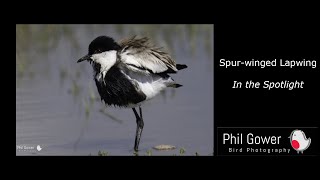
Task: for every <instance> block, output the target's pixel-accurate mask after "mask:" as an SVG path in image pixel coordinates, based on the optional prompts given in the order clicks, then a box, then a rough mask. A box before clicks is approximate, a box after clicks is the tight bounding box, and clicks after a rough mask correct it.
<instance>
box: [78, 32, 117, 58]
mask: <svg viewBox="0 0 320 180" xmlns="http://www.w3.org/2000/svg"><path fill="white" fill-rule="evenodd" d="M119 49H120V45H119V44H118V43H117V42H115V41H114V39H113V38H111V37H108V36H99V37H97V38H95V39H94V40H93V41H92V42H91V43H90V45H89V51H88V54H87V55H85V56H84V57H82V58H81V59H79V60H78V62H82V61H84V60H87V61H91V56H92V55H93V54H98V53H102V52H105V51H110V50H119Z"/></svg>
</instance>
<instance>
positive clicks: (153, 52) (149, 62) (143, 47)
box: [119, 36, 178, 73]
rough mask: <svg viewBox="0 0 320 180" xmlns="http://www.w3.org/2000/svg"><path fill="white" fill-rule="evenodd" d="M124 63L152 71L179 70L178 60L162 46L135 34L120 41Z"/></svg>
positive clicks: (121, 57) (172, 71) (120, 53)
mask: <svg viewBox="0 0 320 180" xmlns="http://www.w3.org/2000/svg"><path fill="white" fill-rule="evenodd" d="M120 46H121V47H122V49H121V51H120V52H119V56H120V59H121V62H122V63H125V64H127V65H129V66H132V67H134V68H138V69H139V68H140V69H142V70H148V71H151V72H152V73H162V72H168V73H170V72H171V73H174V72H177V71H178V70H177V67H176V62H175V61H174V60H173V59H172V58H171V57H170V55H169V54H168V53H167V52H165V51H163V50H162V49H161V48H157V47H154V46H152V45H150V42H149V39H148V38H146V37H144V38H136V37H135V36H134V37H132V38H129V39H125V40H123V41H122V42H120Z"/></svg>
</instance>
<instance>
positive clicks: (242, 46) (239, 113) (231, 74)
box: [214, 22, 320, 151]
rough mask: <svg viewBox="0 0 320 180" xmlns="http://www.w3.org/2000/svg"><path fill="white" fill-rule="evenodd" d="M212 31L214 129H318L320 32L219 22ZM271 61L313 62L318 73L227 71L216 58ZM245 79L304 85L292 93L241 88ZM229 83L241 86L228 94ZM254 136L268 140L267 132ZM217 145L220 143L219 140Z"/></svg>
mask: <svg viewBox="0 0 320 180" xmlns="http://www.w3.org/2000/svg"><path fill="white" fill-rule="evenodd" d="M214 30H215V32H214V34H215V42H214V43H215V60H214V64H215V69H214V70H215V74H214V76H215V78H214V91H215V92H214V100H215V101H214V107H215V109H214V117H215V126H216V127H228V126H231V127H296V128H302V127H319V120H320V117H319V113H318V111H319V109H320V108H319V92H320V89H319V82H320V81H319V80H320V79H319V77H320V74H319V68H320V67H319V66H320V64H319V63H320V62H319V58H320V56H319V55H320V54H319V50H320V46H319V43H318V42H319V32H320V31H319V27H317V25H315V24H313V23H310V24H299V23H297V22H293V23H268V22H262V23H261V22H260V23H240V24H239V23H228V24H225V23H220V24H219V23H218V24H215V26H214ZM275 58H277V59H280V58H281V59H288V60H302V59H310V60H317V68H311V67H294V68H292V69H290V68H288V67H280V66H277V67H266V68H264V69H261V68H260V67H245V66H241V67H229V68H227V69H226V68H225V67H221V66H219V61H220V59H228V60H251V59H260V60H261V59H263V60H267V59H269V60H273V59H275ZM278 65H279V62H278ZM250 80H253V81H254V82H256V81H259V82H260V84H263V82H264V81H284V80H290V81H295V80H298V81H304V83H305V84H304V86H303V87H304V88H303V89H293V90H291V91H289V90H288V89H271V90H267V89H263V88H259V89H246V88H244V82H245V81H250ZM233 81H241V82H243V87H242V88H241V89H233V88H232V86H233ZM261 86H262V85H261ZM271 130H272V129H271ZM292 130H293V129H292ZM313 130H315V131H318V129H313ZM259 131H260V133H261V134H268V135H272V134H270V129H268V130H264V129H260V130H259ZM217 132H218V131H217V129H216V128H215V135H216V136H215V151H216V150H217V149H216V148H217V145H218V144H217V140H218V139H217V138H219V136H217ZM314 133H315V134H316V132H314ZM289 134H290V133H289ZM288 136H289V135H288ZM307 136H308V134H307ZM316 138H317V137H316ZM219 140H220V142H221V139H219ZM314 140H317V139H314ZM311 146H318V142H316V141H312V145H311Z"/></svg>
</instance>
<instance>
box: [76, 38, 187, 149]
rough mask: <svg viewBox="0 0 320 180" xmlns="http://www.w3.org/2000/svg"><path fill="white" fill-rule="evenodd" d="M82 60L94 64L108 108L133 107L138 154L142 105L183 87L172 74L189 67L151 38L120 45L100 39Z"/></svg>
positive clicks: (129, 40) (130, 39) (99, 87)
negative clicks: (158, 45) (151, 41)
mask: <svg viewBox="0 0 320 180" xmlns="http://www.w3.org/2000/svg"><path fill="white" fill-rule="evenodd" d="M82 61H88V62H90V64H92V67H93V73H94V81H95V83H96V86H97V90H98V92H99V94H100V97H101V100H102V101H104V102H105V104H106V105H107V106H114V107H123V108H132V111H133V113H134V115H135V118H136V123H137V129H136V135H135V143H134V150H135V151H138V148H139V142H140V138H141V134H142V130H143V127H144V121H143V116H142V108H141V106H142V104H143V103H144V102H145V101H147V100H150V99H152V98H154V97H155V96H156V95H157V94H159V93H160V92H161V91H163V90H165V89H166V88H168V87H170V88H179V87H181V86H182V85H181V84H178V83H176V82H175V81H174V80H173V78H172V77H170V75H169V74H172V73H177V72H178V71H179V70H181V69H185V68H187V65H184V64H176V62H175V60H173V59H172V57H171V56H170V55H169V53H167V52H165V51H164V50H163V49H162V48H159V47H156V46H154V45H152V44H151V43H150V40H149V38H147V37H141V38H138V37H136V36H133V37H131V38H128V39H124V40H122V41H121V42H119V43H118V42H116V41H115V40H114V39H113V38H111V37H108V36H99V37H97V38H95V39H94V40H93V41H92V42H91V43H90V44H89V49H88V54H87V55H85V56H84V57H82V58H81V59H79V60H78V61H77V62H78V63H79V62H82ZM136 108H139V113H138V112H137V110H136Z"/></svg>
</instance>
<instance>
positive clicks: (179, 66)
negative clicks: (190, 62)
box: [176, 64, 188, 70]
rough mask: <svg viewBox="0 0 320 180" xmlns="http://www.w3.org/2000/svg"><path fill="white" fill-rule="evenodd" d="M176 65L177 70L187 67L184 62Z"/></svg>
mask: <svg viewBox="0 0 320 180" xmlns="http://www.w3.org/2000/svg"><path fill="white" fill-rule="evenodd" d="M176 67H177V69H178V70H181V69H185V68H187V67H188V66H187V65H185V64H177V65H176Z"/></svg>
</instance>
